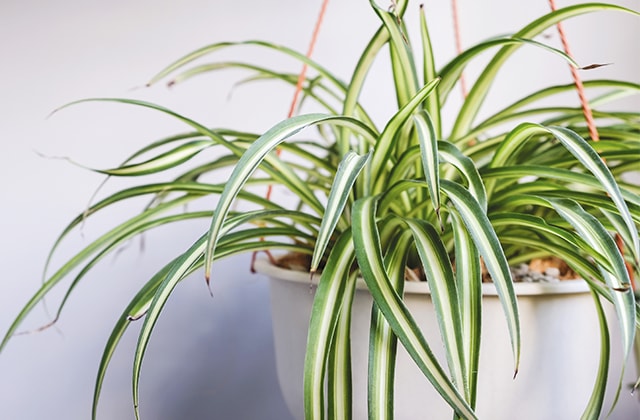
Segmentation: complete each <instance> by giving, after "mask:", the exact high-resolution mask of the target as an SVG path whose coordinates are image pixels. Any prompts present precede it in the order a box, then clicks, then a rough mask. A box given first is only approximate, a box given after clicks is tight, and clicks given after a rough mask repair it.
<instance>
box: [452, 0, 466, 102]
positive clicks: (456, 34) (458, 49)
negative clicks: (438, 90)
mask: <svg viewBox="0 0 640 420" xmlns="http://www.w3.org/2000/svg"><path fill="white" fill-rule="evenodd" d="M451 13H452V15H453V35H454V38H455V43H456V54H457V55H460V54H462V35H461V32H460V16H459V13H458V0H451ZM460 90H462V97H463V98H466V97H467V95H468V94H469V90H468V89H467V80H466V78H465V77H464V72H463V73H460Z"/></svg>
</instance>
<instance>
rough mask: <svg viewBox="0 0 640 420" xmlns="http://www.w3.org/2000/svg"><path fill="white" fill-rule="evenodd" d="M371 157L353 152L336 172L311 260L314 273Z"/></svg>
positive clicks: (344, 159) (345, 158)
mask: <svg viewBox="0 0 640 420" xmlns="http://www.w3.org/2000/svg"><path fill="white" fill-rule="evenodd" d="M370 156H371V154H370V153H369V154H367V155H365V156H359V155H358V154H356V153H353V152H351V153H349V154H347V155H346V156H345V157H344V158H343V159H342V161H341V162H340V164H339V165H338V171H337V172H336V176H335V178H334V181H333V185H332V186H331V191H330V193H329V198H328V199H327V205H326V209H325V213H324V215H323V216H322V224H321V225H320V230H319V231H318V238H317V240H316V247H315V251H314V253H313V258H312V260H311V272H312V273H313V272H315V271H316V270H317V268H318V265H319V264H320V259H321V258H322V256H323V255H324V252H325V250H326V248H327V244H328V243H329V239H330V238H331V235H333V232H334V230H335V228H336V225H337V224H338V221H339V220H340V216H341V214H342V212H343V210H344V208H345V205H346V204H347V200H348V199H349V196H350V193H351V188H352V187H353V184H354V183H355V181H356V178H357V177H358V175H359V174H360V171H362V168H363V167H364V165H365V164H366V163H367V162H368V161H369V157H370Z"/></svg>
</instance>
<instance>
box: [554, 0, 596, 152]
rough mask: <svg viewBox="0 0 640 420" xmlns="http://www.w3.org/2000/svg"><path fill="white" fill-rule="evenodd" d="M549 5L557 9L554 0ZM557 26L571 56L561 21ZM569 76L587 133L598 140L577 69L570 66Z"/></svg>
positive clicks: (563, 44) (561, 39) (564, 47)
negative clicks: (573, 85)
mask: <svg viewBox="0 0 640 420" xmlns="http://www.w3.org/2000/svg"><path fill="white" fill-rule="evenodd" d="M549 6H550V7H551V11H552V12H555V11H556V10H557V7H556V2H555V0H549ZM556 27H557V28H558V34H559V35H560V41H561V42H562V48H563V49H564V52H565V53H566V54H567V55H568V56H569V57H571V58H573V54H571V49H570V47H569V41H568V40H567V36H566V34H565V32H564V26H563V25H562V22H558V23H557V24H556ZM570 68H571V77H573V83H574V84H575V85H576V90H577V91H578V97H579V98H580V104H581V105H582V113H583V114H584V119H585V120H586V121H587V127H588V128H589V135H590V136H591V139H592V140H593V141H599V140H600V136H599V135H598V129H597V127H596V122H595V121H594V119H593V112H592V111H591V106H590V105H589V101H588V100H587V95H586V94H585V91H584V85H583V84H582V79H581V78H580V74H579V73H578V69H577V68H575V67H573V66H571V67H570Z"/></svg>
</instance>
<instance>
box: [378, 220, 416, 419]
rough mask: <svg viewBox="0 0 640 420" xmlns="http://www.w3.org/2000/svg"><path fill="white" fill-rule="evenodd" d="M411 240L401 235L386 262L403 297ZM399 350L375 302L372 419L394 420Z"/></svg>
mask: <svg viewBox="0 0 640 420" xmlns="http://www.w3.org/2000/svg"><path fill="white" fill-rule="evenodd" d="M411 237H412V235H411V234H410V233H409V232H405V233H404V234H403V235H401V236H400V237H399V238H398V239H397V241H394V242H393V245H392V246H391V247H390V250H389V252H388V253H387V254H386V255H385V259H384V263H385V266H386V267H387V271H388V272H389V281H390V282H391V285H392V287H393V288H394V290H395V291H396V293H397V294H398V296H402V294H403V291H404V282H405V269H406V259H407V254H408V252H407V250H408V248H409V246H410V243H411V242H410V241H411ZM397 347H398V340H397V338H396V336H395V335H394V334H393V330H392V329H391V326H390V325H389V323H388V322H387V321H386V320H385V318H384V315H383V314H382V312H380V310H379V309H378V307H377V305H376V304H375V303H374V304H373V306H372V308H371V329H370V333H369V364H368V367H369V369H368V381H367V384H368V387H367V392H368V394H367V395H368V398H367V401H368V412H369V418H371V419H377V420H392V419H393V412H394V410H393V407H394V392H395V389H394V381H395V366H396V354H397Z"/></svg>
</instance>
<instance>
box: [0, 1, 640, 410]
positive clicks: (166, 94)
mask: <svg viewBox="0 0 640 420" xmlns="http://www.w3.org/2000/svg"><path fill="white" fill-rule="evenodd" d="M478 3H479V2H473V1H465V2H461V5H462V7H463V16H462V18H463V27H464V37H465V41H466V43H467V45H468V44H469V43H471V42H472V41H473V40H477V39H479V38H483V37H486V36H489V35H492V34H494V29H496V28H498V27H499V28H500V29H498V32H499V33H505V32H508V31H512V30H514V29H517V28H518V27H519V26H520V25H519V23H521V22H524V21H525V20H526V19H528V18H530V17H531V16H534V15H538V14H540V13H543V12H545V11H546V2H544V1H539V2H535V3H536V4H533V5H530V4H528V3H531V2H527V5H526V7H525V6H524V4H521V2H500V3H502V4H501V5H500V6H499V7H498V6H496V7H492V8H491V11H490V12H487V11H483V10H479V9H478V7H479V6H478ZM626 4H628V5H636V6H637V2H633V1H631V0H629V1H627V2H626ZM319 5H320V0H313V1H311V0H305V1H300V0H285V1H279V2H276V3H274V2H264V1H244V2H219V1H218V2H216V1H205V0H182V1H179V2H178V1H166V0H159V1H151V0H112V1H109V2H105V1H98V0H60V1H57V2H49V1H39V2H38V1H33V0H31V1H29V0H3V1H2V2H0V39H1V40H2V41H1V42H0V57H1V60H0V147H1V151H0V171H1V172H0V180H1V182H0V196H1V197H2V199H1V202H2V204H1V205H0V212H1V213H0V214H1V216H2V217H0V232H2V236H1V240H0V265H1V266H2V272H3V274H4V275H3V276H2V279H1V281H0V331H2V332H4V331H5V330H6V329H7V328H8V326H9V325H10V322H11V320H12V318H13V317H14V316H15V315H16V314H17V313H18V311H19V309H20V308H21V306H22V305H23V304H24V302H26V300H27V299H28V298H29V297H30V295H31V294H32V293H33V292H34V291H35V290H36V289H37V288H38V286H39V284H40V276H41V271H42V267H43V264H44V260H45V258H46V255H47V251H48V249H49V247H50V246H51V244H52V243H53V241H54V240H55V238H56V236H57V234H58V233H59V232H60V231H61V229H62V228H63V226H64V225H65V224H66V223H67V222H68V221H69V220H70V218H71V217H73V216H75V215H76V214H77V213H79V212H81V211H82V210H83V209H84V207H85V206H86V204H87V201H88V199H89V197H90V195H91V194H92V192H93V191H94V190H95V188H96V187H97V185H98V184H99V182H100V181H101V179H102V178H101V177H99V176H96V175H95V174H92V173H90V172H88V171H86V170H83V169H81V168H78V167H76V166H73V165H71V164H69V163H67V162H65V161H62V160H57V159H50V158H43V157H42V156H40V155H39V154H38V153H40V154H43V155H46V156H69V157H72V158H73V159H74V160H75V161H78V162H82V163H83V164H86V165H88V166H93V167H109V166H113V165H114V164H116V163H117V162H119V161H121V160H122V159H123V158H124V157H125V156H127V155H128V154H129V153H130V152H131V151H133V150H135V149H136V148H137V147H140V146H142V145H143V144H145V143H146V142H148V141H151V140H154V139H157V138H159V137H160V136H162V135H163V134H167V133H173V132H179V131H181V130H183V129H184V127H183V126H182V125H181V124H179V123H177V122H175V121H172V120H171V119H169V118H167V117H165V116H161V115H157V114H154V113H152V112H149V111H144V110H138V109H134V108H131V107H126V106H116V105H109V104H107V105H97V104H87V105H81V106H77V107H74V108H71V109H67V110H64V111H62V112H60V113H58V114H56V115H54V116H53V117H51V118H48V119H47V115H48V114H49V113H50V112H51V111H52V110H53V109H55V108H56V107H58V106H60V105H62V104H64V103H66V102H69V101H71V100H75V99H79V98H86V97H95V96H109V97H113V96H116V97H123V96H126V97H136V98H143V99H147V100H153V101H156V102H159V103H161V104H163V105H167V106H169V107H171V108H174V109H176V110H178V111H180V112H182V113H184V114H186V115H188V116H191V117H193V118H195V119H197V120H199V121H202V122H205V123H206V124H211V125H229V126H232V127H234V126H235V127H238V126H240V125H241V124H242V127H243V128H246V129H255V130H260V129H264V128H266V127H268V126H269V124H272V123H274V122H276V121H278V120H279V119H281V118H282V117H284V116H285V114H286V111H287V109H288V103H289V100H290V96H291V92H290V91H288V90H286V91H283V90H279V89H278V87H277V86H276V85H272V84H267V85H264V86H260V87H259V89H260V93H261V95H260V96H259V100H255V98H253V97H251V96H250V94H249V89H247V88H240V89H238V90H237V91H235V93H234V96H233V100H232V101H231V102H229V101H228V100H227V93H228V91H229V89H228V86H229V85H228V84H225V83H226V82H233V81H234V80H237V76H236V77H234V75H221V76H216V77H213V78H209V79H197V80H194V81H193V82H192V83H189V84H185V85H184V86H178V87H176V88H174V89H172V90H167V89H164V88H163V87H160V86H159V87H156V88H153V89H150V90H148V89H137V90H131V88H133V87H137V86H141V85H143V84H144V83H145V82H146V81H147V80H148V78H149V77H150V76H152V75H153V74H154V73H155V72H156V71H157V70H159V69H160V68H162V67H163V66H164V65H166V64H168V63H169V62H170V61H172V60H173V59H175V58H177V57H179V56H181V55H182V54H183V53H186V52H188V51H191V50H192V49H195V48H197V47H200V46H202V45H205V44H208V43H211V42H216V41H221V40H242V39H254V38H266V39H269V40H273V41H275V42H279V43H284V44H287V45H289V46H292V47H295V48H297V49H300V50H305V49H306V44H307V41H308V38H309V35H310V32H311V28H312V26H313V24H314V20H315V15H316V13H317V10H318V8H319ZM427 6H428V7H429V8H430V9H429V10H430V11H431V13H433V15H434V17H437V20H438V22H437V25H438V26H437V28H432V35H434V33H435V32H437V31H438V28H439V29H440V30H441V31H443V32H444V33H445V35H449V34H450V20H449V15H448V9H447V7H446V5H436V4H429V3H428V4H427ZM411 7H413V10H416V9H417V3H415V4H412V6H411ZM507 8H510V10H507ZM511 9H512V10H511ZM506 13H509V14H512V13H513V17H512V18H510V19H509V21H508V22H506V23H505V22H501V21H500V20H501V18H502V17H503V16H505V15H506ZM602 19H604V20H603V21H595V20H594V19H593V18H580V19H579V20H577V21H576V23H579V24H580V25H581V26H583V27H587V28H589V30H587V31H586V32H581V35H580V36H579V37H578V36H575V38H580V40H579V41H578V40H575V38H574V40H575V41H576V42H574V50H575V53H576V56H577V58H578V60H579V61H580V62H581V63H584V64H589V63H592V62H613V63H615V65H614V66H610V67H607V68H604V69H601V70H598V71H599V72H600V73H599V74H598V77H606V76H607V75H609V76H612V77H613V76H618V77H627V78H630V79H632V80H634V81H636V82H640V80H639V79H638V78H639V77H640V76H639V75H640V73H639V72H638V68H640V62H639V57H640V55H639V54H638V50H637V45H636V42H635V41H637V40H638V39H640V29H639V28H640V25H638V23H637V20H633V19H631V18H629V17H626V16H614V15H613V14H606V15H603V17H602ZM434 20H435V19H434ZM503 24H504V26H503ZM376 25H377V22H376V18H375V16H374V15H373V14H372V13H371V12H370V11H369V9H368V4H367V2H366V1H365V0H358V1H355V0H351V1H349V2H344V1H343V2H339V1H334V2H332V4H331V5H330V8H329V11H328V16H327V19H326V23H325V26H324V28H323V32H322V35H321V38H320V43H319V45H318V48H317V51H316V57H317V58H318V59H320V60H324V62H327V60H330V61H331V62H330V63H329V67H331V68H334V69H336V70H337V72H338V73H339V74H340V75H342V76H343V77H345V78H346V77H347V75H348V71H349V69H350V68H351V66H352V65H353V64H354V62H355V60H356V59H357V51H359V48H361V47H362V46H363V45H364V42H365V40H366V38H367V37H368V36H369V34H370V33H372V31H373V29H374V28H375V27H376ZM570 27H571V28H574V27H575V25H570ZM361 28H363V29H362V30H360V29H361ZM358 30H360V31H359V32H357V31H358ZM576 31H577V29H576ZM576 33H577V32H576ZM434 36H435V35H434ZM478 37H479V38H478ZM550 37H551V40H550V42H555V41H556V40H555V39H554V37H555V33H550ZM438 48H440V51H441V53H440V54H439V55H440V56H444V57H449V56H450V55H451V42H450V40H449V39H448V38H445V37H442V39H439V40H438ZM252 54H257V53H252ZM532 54H538V53H537V52H536V53H532ZM535 56H536V57H538V55H535ZM527 57H529V56H527ZM540 60H542V58H541V59H540ZM553 63H554V64H550V65H546V64H543V63H542V62H538V61H535V62H533V63H531V62H528V63H525V64H524V65H523V64H522V63H521V64H520V70H519V72H520V73H518V77H516V79H515V80H513V81H510V82H509V83H505V84H504V85H501V86H496V94H495V95H492V97H493V98H495V96H498V94H504V93H506V94H513V93H514V91H516V90H519V89H524V91H526V90H527V89H528V88H529V87H530V86H529V83H522V80H529V79H527V77H531V78H538V77H549V74H550V73H551V72H552V71H553V72H555V70H553V69H554V67H553V66H554V65H556V66H558V67H559V68H562V65H558V62H557V60H555V61H553ZM558 67H556V68H558ZM294 69H295V67H294ZM541 69H542V70H541ZM385 72H386V70H379V71H377V72H376V76H383V75H384V74H385ZM522 72H524V74H527V75H528V76H524V75H523V73H522ZM562 78H563V79H562V81H568V80H569V79H568V78H569V76H568V71H567V72H566V73H564V74H563V75H562ZM371 92H373V93H371V94H368V95H365V99H368V100H373V101H376V102H377V103H376V104H374V109H375V112H374V114H381V115H383V116H384V115H385V114H386V110H387V109H388V107H386V106H385V99H384V97H383V95H382V94H380V93H379V91H378V90H372V91H371ZM382 92H384V90H383V91H382ZM249 99H251V100H249ZM635 104H636V105H637V102H635ZM112 185H113V186H114V187H116V186H118V185H122V184H118V183H117V182H114V183H113V184H112ZM108 190H109V188H107V190H106V191H108ZM127 210H131V209H120V210H118V212H117V213H118V214H119V213H120V212H122V213H124V212H126V211H127ZM133 210H134V211H135V208H134V209H133ZM108 222H109V220H108V218H99V219H97V220H96V221H95V222H90V223H88V224H87V225H86V226H85V233H84V236H83V235H80V234H75V235H73V236H72V237H71V238H70V240H69V245H68V246H65V247H63V248H62V249H61V252H60V258H59V259H56V261H58V262H59V261H61V259H62V258H63V257H64V256H69V255H71V252H73V250H74V249H77V246H79V245H81V244H83V243H86V242H87V240H88V238H90V237H91V235H95V234H96V233H98V232H100V231H101V228H102V227H103V226H106V223H108ZM203 229H204V225H202V224H197V223H194V224H192V225H189V226H188V227H186V228H182V229H169V230H165V231H162V232H158V233H153V234H150V235H149V236H148V238H147V241H146V249H145V251H144V252H137V251H136V250H135V247H136V246H137V244H132V245H131V246H130V248H129V250H128V251H133V252H126V253H122V254H120V255H119V257H118V258H116V259H108V260H107V261H104V262H103V263H102V264H101V265H100V266H99V267H97V268H96V269H95V271H94V272H93V274H91V275H90V276H89V277H88V278H87V279H86V281H85V282H84V283H83V284H82V285H81V286H80V287H78V289H77V291H76V292H75V294H74V296H72V299H71V300H70V302H69V304H68V307H67V308H66V309H67V310H66V311H65V312H64V314H63V316H62V318H61V319H60V322H59V323H58V327H57V330H56V329H49V330H47V331H45V332H42V333H38V334H31V335H26V336H21V337H16V338H14V339H13V340H12V342H11V343H10V344H9V346H8V347H7V348H6V350H5V351H4V352H3V353H2V355H0V418H3V419H28V420H31V419H34V420H35V419H44V418H47V419H65V420H66V419H84V418H87V417H88V415H89V413H90V403H91V395H92V390H93V381H94V376H95V371H96V368H97V363H98V360H99V357H100V354H101V351H102V347H103V346H104V343H105V341H106V338H107V337H108V334H109V332H110V327H111V326H112V324H113V323H114V322H115V320H116V318H117V316H118V315H119V311H120V310H122V309H123V308H124V306H125V305H126V303H127V302H128V298H129V297H130V296H131V295H132V293H134V292H135V290H137V287H139V286H140V285H141V284H142V283H141V282H142V281H143V280H144V279H145V278H147V277H148V276H150V275H151V274H152V273H153V272H154V270H155V269H157V268H158V266H159V264H161V262H162V261H163V258H167V257H168V256H169V255H171V254H172V252H176V251H177V250H182V249H184V248H185V247H187V246H188V245H189V244H190V242H191V241H192V240H193V239H194V238H196V237H197V236H198V235H199V234H200V232H201V231H202V230H203ZM216 270H217V274H218V277H217V279H216V281H215V282H214V284H213V291H214V298H213V299H212V298H210V297H209V295H208V292H207V290H206V287H205V285H204V282H203V281H202V279H201V278H200V276H195V277H194V278H193V279H191V281H187V282H184V284H181V285H180V287H178V289H177V290H176V292H175V295H174V296H173V297H172V298H171V299H170V301H169V304H168V306H167V308H166V311H165V314H164V315H163V316H162V317H161V319H160V322H159V324H158V327H157V329H156V332H155V333H154V336H153V338H152V341H151V345H150V348H149V352H148V356H147V360H146V363H145V365H144V368H143V374H142V385H141V386H142V401H141V410H142V414H143V416H144V417H145V418H150V419H160V420H162V419H175V418H189V419H200V418H234V419H253V418H265V419H286V418H287V414H286V409H285V407H284V404H283V402H282V399H281V397H280V395H279V392H278V390H277V383H276V379H275V377H274V375H275V370H274V367H273V355H272V349H271V341H270V340H271V339H270V331H269V330H270V320H269V315H268V307H267V294H266V293H267V291H266V288H265V285H266V283H265V282H264V281H263V280H262V279H260V278H258V277H256V276H251V275H250V274H249V273H248V263H247V258H246V257H240V258H235V259H232V260H229V261H226V262H223V263H220V264H219V265H217V266H216ZM61 293H62V291H59V292H55V293H54V296H53V297H52V298H50V299H48V300H47V301H48V303H49V308H50V310H55V308H56V304H57V302H58V299H59V297H60V296H61ZM48 319H49V317H48V316H47V315H46V314H45V311H44V310H43V309H42V308H41V307H38V308H37V309H36V310H35V311H34V314H33V316H31V317H30V318H29V320H28V322H27V323H26V325H25V326H24V327H25V328H35V327H37V326H39V325H42V324H43V323H45V322H47V320H48ZM135 340H136V334H135V331H130V333H129V334H127V336H126V337H125V340H124V343H123V345H122V348H121V349H120V351H119V352H118V353H117V354H116V355H115V358H114V361H113V362H112V363H113V365H112V367H111V369H110V371H109V374H108V377H107V381H106V383H105V388H104V393H103V399H102V403H101V406H100V412H99V413H100V416H101V417H100V418H105V419H124V418H132V408H131V399H130V394H131V391H130V365H131V360H132V350H133V347H134V345H135Z"/></svg>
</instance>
